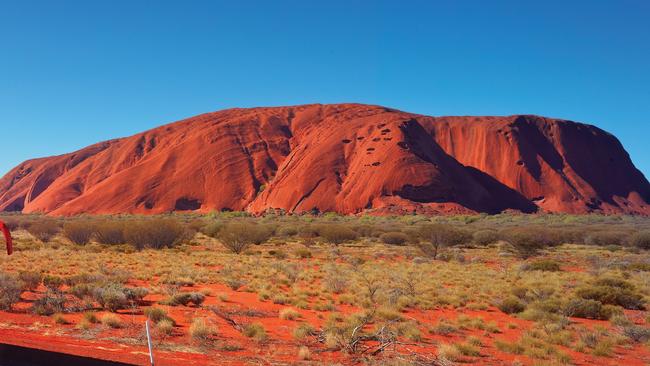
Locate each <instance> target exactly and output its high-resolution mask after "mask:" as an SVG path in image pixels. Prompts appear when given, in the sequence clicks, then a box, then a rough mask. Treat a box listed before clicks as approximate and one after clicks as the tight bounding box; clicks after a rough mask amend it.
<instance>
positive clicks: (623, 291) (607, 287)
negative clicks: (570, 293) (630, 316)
mask: <svg viewBox="0 0 650 366" xmlns="http://www.w3.org/2000/svg"><path fill="white" fill-rule="evenodd" d="M576 295H577V296H578V297H581V298H583V299H587V300H596V301H600V302H601V303H603V304H608V305H618V306H621V307H623V308H625V309H630V310H644V309H645V300H644V298H643V295H641V294H640V293H638V292H636V290H635V289H634V287H633V286H632V284H630V283H629V282H627V281H624V280H621V279H617V278H601V279H599V280H596V281H595V282H594V283H593V285H588V286H583V287H580V288H578V289H577V290H576Z"/></svg>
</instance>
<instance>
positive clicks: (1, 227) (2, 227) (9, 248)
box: [0, 221, 14, 255]
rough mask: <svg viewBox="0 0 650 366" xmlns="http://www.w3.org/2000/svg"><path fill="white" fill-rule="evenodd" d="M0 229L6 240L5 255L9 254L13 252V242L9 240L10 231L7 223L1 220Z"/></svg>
mask: <svg viewBox="0 0 650 366" xmlns="http://www.w3.org/2000/svg"><path fill="white" fill-rule="evenodd" d="M0 231H2V233H3V234H4V236H5V241H6V242H7V255H11V253H13V252H14V248H13V242H12V241H11V232H10V231H9V228H8V227H7V225H5V223H4V222H2V221H0Z"/></svg>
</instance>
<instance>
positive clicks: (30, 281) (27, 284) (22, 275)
mask: <svg viewBox="0 0 650 366" xmlns="http://www.w3.org/2000/svg"><path fill="white" fill-rule="evenodd" d="M42 278H43V276H42V275H41V274H40V273H38V272H34V271H21V272H19V273H18V279H19V280H20V281H21V282H22V283H23V287H24V288H25V290H29V291H34V290H36V289H37V288H38V285H40V284H41V280H42Z"/></svg>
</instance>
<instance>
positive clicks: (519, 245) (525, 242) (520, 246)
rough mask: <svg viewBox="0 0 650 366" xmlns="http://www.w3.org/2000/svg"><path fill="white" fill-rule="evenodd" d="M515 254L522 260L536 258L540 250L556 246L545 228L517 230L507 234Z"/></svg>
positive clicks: (506, 236) (507, 239)
mask: <svg viewBox="0 0 650 366" xmlns="http://www.w3.org/2000/svg"><path fill="white" fill-rule="evenodd" d="M505 238H506V241H507V242H508V243H509V244H510V246H511V248H512V250H513V251H514V253H515V254H516V255H517V256H518V257H519V258H522V259H527V258H530V257H534V256H536V255H538V254H539V252H540V250H542V249H543V248H545V247H547V246H551V245H554V242H553V238H552V235H551V233H550V232H549V231H548V230H546V229H543V228H535V227H529V228H516V229H512V230H510V231H508V232H506V234H505Z"/></svg>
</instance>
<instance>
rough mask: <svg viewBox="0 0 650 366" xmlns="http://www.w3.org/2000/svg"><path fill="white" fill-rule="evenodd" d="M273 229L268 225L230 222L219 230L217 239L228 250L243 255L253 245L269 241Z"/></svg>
mask: <svg viewBox="0 0 650 366" xmlns="http://www.w3.org/2000/svg"><path fill="white" fill-rule="evenodd" d="M271 235H273V229H272V228H271V227H270V226H267V225H260V224H254V223H246V222H229V223H228V224H226V225H225V226H224V227H223V228H221V230H219V232H218V234H217V236H216V238H217V239H219V241H220V242H221V244H223V246H224V247H226V249H228V250H230V251H231V252H233V253H235V254H241V253H243V252H244V251H245V250H246V249H248V248H249V247H250V246H251V245H253V244H261V243H264V242H265V241H267V240H269V239H270V238H271Z"/></svg>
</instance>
